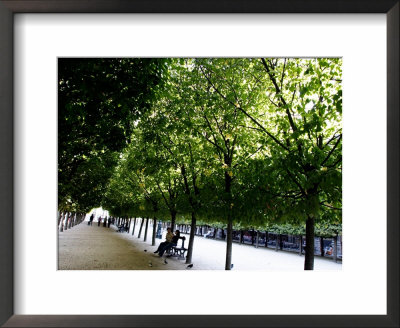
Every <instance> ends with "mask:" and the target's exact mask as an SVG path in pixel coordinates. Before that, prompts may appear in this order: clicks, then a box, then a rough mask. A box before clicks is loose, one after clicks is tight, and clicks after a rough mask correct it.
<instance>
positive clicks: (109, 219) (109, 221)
mask: <svg viewBox="0 0 400 328" xmlns="http://www.w3.org/2000/svg"><path fill="white" fill-rule="evenodd" d="M110 225H111V217H108V227H110Z"/></svg>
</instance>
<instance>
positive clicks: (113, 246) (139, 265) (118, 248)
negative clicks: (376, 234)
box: [58, 222, 186, 270]
mask: <svg viewBox="0 0 400 328" xmlns="http://www.w3.org/2000/svg"><path fill="white" fill-rule="evenodd" d="M137 230H138V229H137ZM149 230H150V229H149ZM143 231H144V230H143ZM58 236H59V239H58V269H59V270H163V269H166V266H168V268H167V269H169V270H182V269H185V268H186V266H185V264H184V261H179V260H177V259H172V260H170V259H167V261H168V264H164V260H163V259H161V258H159V256H158V255H156V254H153V251H154V250H155V247H153V246H151V235H150V233H149V231H148V236H147V242H146V243H145V242H143V241H142V240H143V239H142V238H141V239H140V240H139V239H138V238H137V237H132V236H131V235H130V234H128V233H119V232H116V230H115V227H114V226H111V227H110V228H105V227H103V226H100V227H98V226H97V223H96V222H94V223H93V226H88V225H87V222H82V223H81V224H79V225H77V226H75V227H73V228H72V229H69V230H66V231H64V232H59V233H58ZM142 237H143V233H142ZM158 243H159V240H157V245H158ZM145 250H146V251H147V252H145ZM149 262H151V265H152V266H151V267H150V263H149Z"/></svg>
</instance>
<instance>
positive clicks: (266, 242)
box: [265, 231, 268, 247]
mask: <svg viewBox="0 0 400 328" xmlns="http://www.w3.org/2000/svg"><path fill="white" fill-rule="evenodd" d="M265 247H268V231H265Z"/></svg>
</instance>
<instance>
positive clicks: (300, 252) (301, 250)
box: [299, 236, 303, 256]
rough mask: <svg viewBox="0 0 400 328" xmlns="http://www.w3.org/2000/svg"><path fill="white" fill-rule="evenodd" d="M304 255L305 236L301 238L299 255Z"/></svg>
mask: <svg viewBox="0 0 400 328" xmlns="http://www.w3.org/2000/svg"><path fill="white" fill-rule="evenodd" d="M301 254H303V236H300V247H299V255H300V256H301Z"/></svg>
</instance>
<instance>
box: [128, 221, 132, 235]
mask: <svg viewBox="0 0 400 328" xmlns="http://www.w3.org/2000/svg"><path fill="white" fill-rule="evenodd" d="M131 223H132V218H129V225H128V233H129V231H131Z"/></svg>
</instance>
